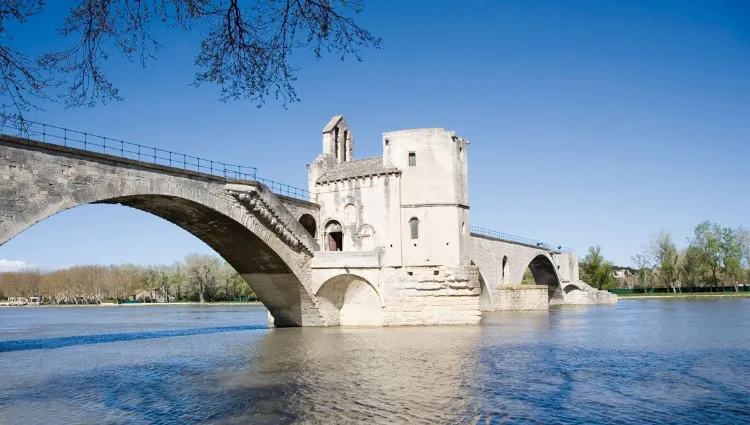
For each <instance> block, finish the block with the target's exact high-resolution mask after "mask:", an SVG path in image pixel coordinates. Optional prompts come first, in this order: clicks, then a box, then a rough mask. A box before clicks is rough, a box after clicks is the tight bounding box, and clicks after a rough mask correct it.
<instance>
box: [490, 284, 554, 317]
mask: <svg viewBox="0 0 750 425" xmlns="http://www.w3.org/2000/svg"><path fill="white" fill-rule="evenodd" d="M547 309H549V296H548V290H547V286H546V285H517V286H513V285H507V286H503V287H502V288H500V289H499V290H498V291H497V292H496V298H495V310H507V311H525V310H547Z"/></svg>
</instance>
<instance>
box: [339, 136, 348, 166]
mask: <svg viewBox="0 0 750 425" xmlns="http://www.w3.org/2000/svg"><path fill="white" fill-rule="evenodd" d="M348 138H349V131H348V130H344V143H343V145H344V152H343V153H342V154H341V161H346V160H347V157H346V153H347V152H346V150H347V149H348V148H349V147H348V146H347V145H348V144H349V141H348V140H347V139H348Z"/></svg>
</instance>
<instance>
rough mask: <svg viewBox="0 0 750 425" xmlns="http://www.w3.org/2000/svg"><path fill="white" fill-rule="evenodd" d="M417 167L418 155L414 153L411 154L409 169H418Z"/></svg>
mask: <svg viewBox="0 0 750 425" xmlns="http://www.w3.org/2000/svg"><path fill="white" fill-rule="evenodd" d="M416 166H417V154H416V153H414V152H409V167H416Z"/></svg>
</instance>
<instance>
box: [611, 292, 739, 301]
mask: <svg viewBox="0 0 750 425" xmlns="http://www.w3.org/2000/svg"><path fill="white" fill-rule="evenodd" d="M714 298H750V292H695V293H685V292H677V293H673V292H670V293H662V294H618V295H617V299H618V301H619V300H657V299H659V300H666V299H693V300H695V299H714Z"/></svg>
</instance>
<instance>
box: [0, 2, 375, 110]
mask: <svg viewBox="0 0 750 425" xmlns="http://www.w3.org/2000/svg"><path fill="white" fill-rule="evenodd" d="M44 7H45V2H44V0H30V1H23V0H0V33H1V34H2V39H0V73H2V76H3V83H2V86H0V97H2V98H3V99H4V100H5V99H7V101H4V102H3V103H2V106H1V107H2V108H3V112H5V111H6V110H8V109H11V108H13V109H15V111H16V113H17V115H18V116H19V117H20V116H21V115H22V114H23V112H28V111H29V110H31V109H33V108H35V107H36V106H35V103H36V102H40V103H41V102H47V101H57V102H61V103H63V104H65V105H66V106H68V107H79V106H94V105H96V104H99V103H106V102H108V101H111V100H120V99H121V98H122V97H121V95H120V93H119V91H118V89H117V87H116V86H115V85H114V84H113V83H112V82H111V81H110V80H109V79H108V78H107V75H106V73H105V72H104V71H103V68H102V66H103V63H104V62H105V61H106V60H107V59H108V58H109V57H110V54H112V53H113V52H114V53H115V54H118V55H120V56H123V57H126V58H128V59H129V60H130V61H132V62H137V63H139V64H140V65H141V66H145V65H146V63H147V62H148V61H149V60H150V59H152V58H154V57H155V55H156V54H157V53H158V51H159V49H160V48H162V47H163V46H162V45H161V44H160V43H159V42H158V41H157V40H156V39H155V38H154V37H153V35H152V34H153V26H154V25H163V26H167V27H170V28H174V29H177V30H181V31H190V30H192V29H193V28H195V27H196V26H203V25H205V26H207V28H208V35H207V36H206V38H205V39H204V40H203V41H202V42H201V45H200V50H199V53H198V55H197V56H196V58H195V65H196V66H197V68H198V71H197V72H196V74H195V79H194V81H193V84H194V85H196V86H199V85H201V84H204V83H210V84H216V85H218V86H219V90H220V95H219V99H220V100H222V101H227V100H239V99H249V100H251V101H253V102H255V103H256V104H257V106H259V107H260V106H262V105H263V104H265V100H266V98H267V97H268V96H270V95H271V94H273V95H274V97H275V98H276V99H280V100H281V101H282V104H283V105H284V107H286V105H287V104H288V103H292V102H297V101H299V97H298V95H297V93H296V92H295V90H294V86H293V83H294V82H295V81H296V76H295V73H296V71H297V70H298V69H297V68H295V66H294V65H293V64H292V63H291V61H290V58H291V56H292V54H293V52H294V51H295V50H298V49H308V50H312V52H313V53H314V54H315V56H316V57H318V58H320V57H322V56H323V54H324V53H335V54H336V55H337V56H339V57H340V58H341V59H342V60H344V59H345V58H346V57H347V56H354V57H355V58H356V59H357V60H361V56H360V49H362V48H366V47H376V48H377V47H379V46H380V42H381V40H380V39H379V38H377V37H375V36H373V35H372V34H371V33H370V32H368V31H367V30H365V29H363V28H361V27H360V26H358V25H357V24H356V22H355V21H354V19H353V17H352V16H349V15H350V14H351V15H356V14H359V13H360V12H361V10H362V8H361V0H317V1H313V0H256V1H253V2H250V1H247V2H242V4H241V2H240V1H239V0H79V1H78V3H77V4H76V5H75V6H74V7H72V8H71V9H70V13H69V14H68V16H66V17H65V18H64V20H63V24H62V26H61V27H60V28H59V33H60V35H61V36H63V37H65V38H67V39H69V40H73V44H72V46H71V47H69V48H66V49H63V50H59V51H53V52H48V53H46V54H44V55H42V56H41V57H39V58H36V59H33V58H30V57H28V56H26V55H24V54H23V53H22V52H20V51H18V50H16V49H14V48H12V47H11V46H10V44H9V41H10V40H12V38H11V37H10V36H9V35H8V34H7V33H6V31H5V27H4V25H3V23H4V22H6V21H9V20H14V21H17V22H19V23H21V24H23V23H26V22H27V20H28V18H30V17H32V16H34V15H37V14H40V13H41V12H42V11H43V10H44ZM61 87H62V88H64V89H65V91H63V92H60V91H59V90H56V89H58V88H61Z"/></svg>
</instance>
